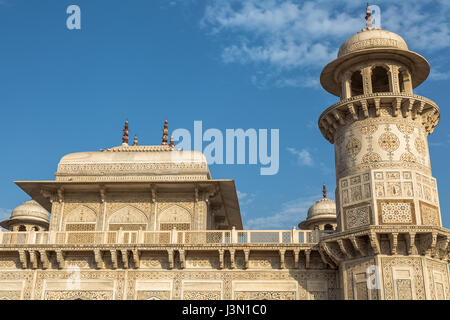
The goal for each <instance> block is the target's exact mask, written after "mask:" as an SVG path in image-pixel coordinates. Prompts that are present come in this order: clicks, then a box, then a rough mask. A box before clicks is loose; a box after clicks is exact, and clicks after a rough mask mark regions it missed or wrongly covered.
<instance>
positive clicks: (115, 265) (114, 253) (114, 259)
mask: <svg viewBox="0 0 450 320" xmlns="http://www.w3.org/2000/svg"><path fill="white" fill-rule="evenodd" d="M109 252H110V253H111V262H112V268H113V269H117V268H118V263H117V250H115V249H112V250H109Z"/></svg>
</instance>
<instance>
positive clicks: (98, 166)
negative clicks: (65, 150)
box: [55, 120, 211, 182]
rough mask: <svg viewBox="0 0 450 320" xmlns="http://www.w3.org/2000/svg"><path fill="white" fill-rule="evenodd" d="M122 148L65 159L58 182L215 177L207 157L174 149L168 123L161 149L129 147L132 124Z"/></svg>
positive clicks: (124, 135)
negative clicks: (212, 175)
mask: <svg viewBox="0 0 450 320" xmlns="http://www.w3.org/2000/svg"><path fill="white" fill-rule="evenodd" d="M123 131H124V134H123V137H122V145H121V146H118V147H113V148H110V149H106V150H100V151H96V152H78V153H71V154H68V155H65V156H64V157H62V159H61V160H60V162H59V164H58V170H57V172H56V174H55V175H56V181H74V182H76V181H133V180H139V181H147V180H148V181H157V180H161V179H163V178H164V179H167V178H168V177H171V178H170V179H172V180H174V181H175V180H176V181H178V180H208V179H211V175H210V172H209V169H208V164H207V161H206V158H205V156H204V155H203V154H202V153H201V152H198V151H181V150H175V149H174V143H173V139H171V141H170V144H169V143H168V123H167V120H166V121H165V123H164V129H163V137H162V143H161V145H153V146H140V145H138V143H137V137H136V136H135V137H134V143H133V145H131V146H129V145H128V120H127V121H126V122H125V127H124V130H123Z"/></svg>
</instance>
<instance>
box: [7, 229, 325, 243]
mask: <svg viewBox="0 0 450 320" xmlns="http://www.w3.org/2000/svg"><path fill="white" fill-rule="evenodd" d="M328 233H330V232H329V231H327V232H325V231H319V230H296V229H292V230H235V229H233V230H206V231H177V230H176V229H173V230H170V231H143V230H139V231H124V230H118V231H47V232H35V231H30V232H1V231H0V245H3V246H10V245H29V244H32V245H49V244H52V245H93V244H96V245H97V244H103V245H117V244H119V245H120V244H148V245H151V244H159V245H161V244H163V245H164V244H198V245H201V244H277V243H278V244H282V243H285V244H288V243H296V244H314V243H318V242H319V240H320V238H321V237H323V236H324V235H326V234H328Z"/></svg>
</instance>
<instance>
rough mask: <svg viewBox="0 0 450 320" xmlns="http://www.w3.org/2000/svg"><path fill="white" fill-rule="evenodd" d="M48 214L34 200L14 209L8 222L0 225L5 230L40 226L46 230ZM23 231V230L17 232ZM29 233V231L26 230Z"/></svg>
mask: <svg viewBox="0 0 450 320" xmlns="http://www.w3.org/2000/svg"><path fill="white" fill-rule="evenodd" d="M48 215H49V213H48V212H47V210H45V209H44V208H43V207H42V206H41V205H40V204H39V203H37V202H36V201H34V200H30V201H27V202H25V203H23V204H21V205H19V206H18V207H16V208H15V209H14V210H13V211H12V213H11V217H10V218H9V219H8V220H5V221H2V222H1V223H0V225H1V226H2V227H4V228H5V229H12V228H14V227H15V226H18V227H19V225H20V226H22V225H23V227H24V228H25V226H27V227H29V226H41V227H42V228H43V229H48V224H49V218H48ZM17 231H25V230H17ZM27 231H29V230H27Z"/></svg>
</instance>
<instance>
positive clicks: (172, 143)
mask: <svg viewBox="0 0 450 320" xmlns="http://www.w3.org/2000/svg"><path fill="white" fill-rule="evenodd" d="M170 147H171V148H173V147H175V142H174V141H173V136H170Z"/></svg>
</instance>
